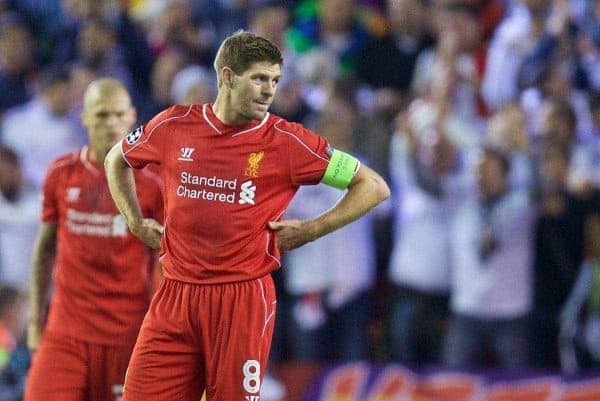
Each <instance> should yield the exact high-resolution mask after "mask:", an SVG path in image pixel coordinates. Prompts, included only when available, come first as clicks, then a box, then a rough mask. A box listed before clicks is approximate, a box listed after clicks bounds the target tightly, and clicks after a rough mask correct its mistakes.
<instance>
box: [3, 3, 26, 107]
mask: <svg viewBox="0 0 600 401" xmlns="http://www.w3.org/2000/svg"><path fill="white" fill-rule="evenodd" d="M34 54H35V46H34V42H33V38H32V36H31V33H30V31H29V28H28V27H27V26H26V25H25V24H24V23H23V21H22V20H21V19H20V17H19V16H18V15H15V14H6V15H3V16H2V18H0V115H1V114H2V113H4V112H5V111H6V109H8V108H10V107H13V106H17V105H20V104H23V103H25V102H27V101H28V100H29V98H30V95H31V92H30V91H31V88H30V84H31V80H32V76H33V73H34V70H35V64H34V61H35V60H34Z"/></svg>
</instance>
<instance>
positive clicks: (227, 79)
mask: <svg viewBox="0 0 600 401" xmlns="http://www.w3.org/2000/svg"><path fill="white" fill-rule="evenodd" d="M234 76H235V73H234V72H233V70H232V69H231V68H229V67H223V69H222V70H221V79H222V81H223V84H224V85H225V86H226V87H228V88H229V89H231V87H232V86H233V79H234Z"/></svg>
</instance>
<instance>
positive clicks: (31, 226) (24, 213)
mask: <svg viewBox="0 0 600 401" xmlns="http://www.w3.org/2000/svg"><path fill="white" fill-rule="evenodd" d="M40 204H41V199H40V195H39V192H38V190H37V188H34V187H33V186H32V185H31V184H28V183H27V182H26V181H25V179H24V174H23V172H22V170H21V167H20V163H19V159H18V158H17V155H16V154H15V153H14V152H13V151H12V150H11V149H9V148H6V147H0V285H9V286H11V287H13V288H16V289H19V290H26V286H27V284H28V283H29V272H30V269H31V250H32V249H33V243H34V241H35V236H36V234H37V230H38V227H39V224H38V215H39V212H40V210H41V206H40Z"/></svg>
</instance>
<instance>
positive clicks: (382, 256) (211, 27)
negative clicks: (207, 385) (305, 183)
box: [0, 0, 600, 401]
mask: <svg viewBox="0 0 600 401" xmlns="http://www.w3.org/2000/svg"><path fill="white" fill-rule="evenodd" d="M239 28H244V29H246V30H249V31H252V32H254V33H256V34H259V35H262V36H265V37H267V38H269V39H270V40H272V41H273V42H274V43H275V44H277V45H278V46H279V47H280V49H281V50H282V53H283V55H284V57H285V65H284V68H283V77H282V80H281V82H280V84H279V88H278V94H277V96H276V99H275V101H274V103H273V106H272V109H271V112H272V113H275V114H278V115H280V116H282V117H284V118H287V119H290V120H294V121H298V122H301V123H303V124H304V125H305V126H307V127H309V128H311V129H314V130H315V131H317V132H319V133H320V134H321V135H323V136H325V137H326V138H327V139H328V140H329V141H330V142H331V143H332V144H333V145H334V146H335V147H336V148H339V149H342V150H345V151H349V152H351V153H353V154H355V155H357V156H358V157H360V158H361V159H362V160H363V161H364V162H365V163H366V164H368V165H369V166H371V167H373V168H374V169H375V170H377V171H378V172H379V173H380V174H382V175H383V176H385V177H386V178H387V179H388V180H389V182H390V184H391V187H392V197H391V199H390V200H389V201H387V202H386V203H385V204H383V205H381V206H380V207H378V208H377V209H376V210H375V211H374V212H373V213H371V214H370V215H368V216H367V217H365V218H363V219H361V220H359V221H357V222H355V223H353V224H351V225H350V226H348V227H347V228H344V229H342V230H340V231H339V232H336V233H334V234H331V235H329V236H327V237H325V238H323V239H321V240H319V241H317V242H315V243H312V244H310V245H307V246H305V247H303V248H301V249H299V250H296V251H294V252H290V253H289V254H288V255H286V258H285V263H284V267H283V268H282V269H281V270H280V271H278V272H277V273H276V274H275V277H276V282H277V286H278V296H279V302H278V311H277V320H276V322H277V323H276V326H277V327H276V333H275V338H274V345H273V350H272V353H271V368H270V371H269V374H268V376H267V379H266V380H265V382H264V385H263V395H262V397H261V400H262V401H270V400H299V399H304V400H321V399H322V400H348V401H350V400H373V401H375V400H381V401H384V400H396V399H420V400H421V399H422V400H465V401H467V400H492V399H493V400H521V399H523V400H540V401H550V400H558V399H563V400H573V401H577V400H600V381H598V379H597V377H600V376H598V372H599V370H598V368H599V367H600V267H598V266H600V265H599V264H598V262H600V259H599V258H600V217H599V216H600V197H599V196H598V194H599V193H600V192H599V190H600V1H596V0H387V1H385V0H362V1H359V0H356V1H352V0H322V1H318V0H301V1H269V0H189V1H188V0H0V401H9V400H19V399H20V396H21V392H22V388H23V383H24V381H25V380H26V374H27V369H28V364H29V356H28V353H27V351H26V347H25V346H24V341H23V340H24V327H25V324H24V322H25V321H26V319H27V313H28V312H27V299H26V293H27V286H28V280H29V271H30V265H31V260H30V258H31V249H32V245H33V240H34V237H35V235H36V233H37V228H38V224H39V223H38V221H39V219H38V214H39V211H40V186H41V183H42V179H43V177H44V173H45V169H46V167H47V166H48V164H49V163H50V161H51V160H53V159H54V158H55V157H57V156H58V155H60V154H63V153H65V152H68V151H71V150H74V149H76V148H78V147H80V146H82V145H84V144H85V142H86V134H85V131H84V129H83V127H82V125H81V123H80V119H79V118H80V112H81V107H82V106H81V105H82V94H83V91H84V89H85V88H86V86H87V84H88V83H90V82H91V81H92V80H94V79H95V78H97V77H101V76H111V77H114V78H117V79H119V80H121V81H122V82H123V83H124V84H125V85H126V87H127V88H128V89H129V90H130V91H131V93H132V95H133V100H134V103H135V106H136V108H137V111H138V116H139V122H140V123H144V122H145V121H147V120H148V119H149V118H151V117H152V116H153V115H154V114H155V113H157V112H159V111H161V110H162V109H164V108H165V107H167V106H169V105H171V104H174V103H180V104H189V103H204V102H211V101H212V100H213V99H214V97H215V94H216V82H215V73H214V70H213V68H212V64H211V63H212V60H213V57H214V55H215V52H216V50H217V46H218V45H219V43H220V41H221V40H222V39H223V38H224V37H226V36H227V35H229V34H231V33H233V32H234V31H236V30H237V29H239ZM340 195H341V193H340V192H339V191H337V190H333V189H330V188H326V187H320V186H317V187H311V188H303V189H302V190H300V192H299V194H298V196H297V199H296V200H295V201H294V202H293V204H292V205H291V206H290V208H289V211H288V215H287V216H288V217H290V218H302V217H308V216H313V215H315V214H318V213H320V212H322V211H324V210H326V209H327V208H328V207H329V206H330V205H332V204H333V203H334V202H335V201H336V200H337V199H338V198H339V197H340ZM357 361H361V362H360V363H359V362H357ZM595 377H596V379H595ZM576 379H578V380H576ZM583 379H585V381H582V380H583ZM402 397H405V398H402ZM502 397H504V398H502ZM519 397H522V398H519ZM536 397H537V398H536ZM561 397H562V398H561ZM586 397H587V398H586Z"/></svg>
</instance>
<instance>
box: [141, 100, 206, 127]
mask: <svg viewBox="0 0 600 401" xmlns="http://www.w3.org/2000/svg"><path fill="white" fill-rule="evenodd" d="M201 113H202V106H201V105H197V104H190V105H181V104H176V105H173V106H171V107H169V108H166V109H164V110H163V111H161V112H160V113H158V114H156V115H155V116H154V117H153V118H152V119H151V120H150V122H149V123H148V125H149V126H151V127H153V128H154V127H158V126H162V125H165V124H171V123H180V122H183V121H188V120H195V119H198V117H199V116H200V115H201Z"/></svg>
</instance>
